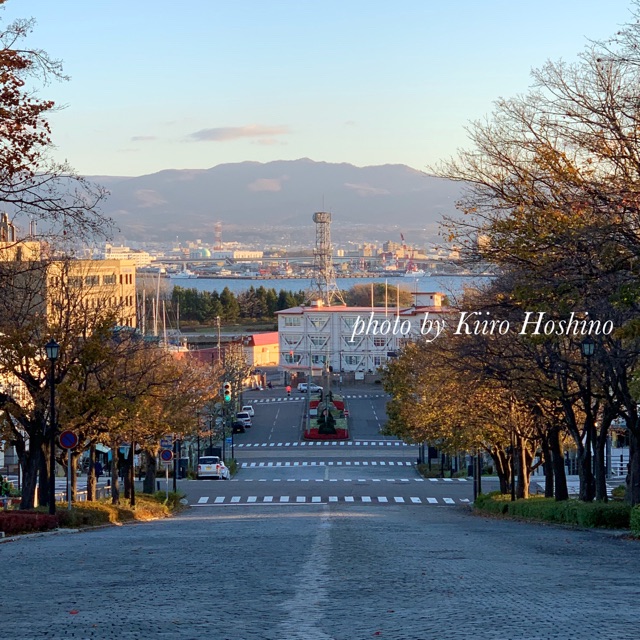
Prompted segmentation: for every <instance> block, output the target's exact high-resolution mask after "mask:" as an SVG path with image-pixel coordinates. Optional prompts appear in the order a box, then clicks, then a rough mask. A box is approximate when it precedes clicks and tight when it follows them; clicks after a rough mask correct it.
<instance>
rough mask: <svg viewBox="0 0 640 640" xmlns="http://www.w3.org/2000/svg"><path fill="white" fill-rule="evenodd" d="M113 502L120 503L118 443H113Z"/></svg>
mask: <svg viewBox="0 0 640 640" xmlns="http://www.w3.org/2000/svg"><path fill="white" fill-rule="evenodd" d="M111 445H112V446H111V504H120V478H119V476H118V472H119V469H118V444H117V442H112V443H111Z"/></svg>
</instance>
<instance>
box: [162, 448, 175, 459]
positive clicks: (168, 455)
mask: <svg viewBox="0 0 640 640" xmlns="http://www.w3.org/2000/svg"><path fill="white" fill-rule="evenodd" d="M160 460H162V462H171V461H172V460H173V451H171V449H163V450H162V451H161V452H160Z"/></svg>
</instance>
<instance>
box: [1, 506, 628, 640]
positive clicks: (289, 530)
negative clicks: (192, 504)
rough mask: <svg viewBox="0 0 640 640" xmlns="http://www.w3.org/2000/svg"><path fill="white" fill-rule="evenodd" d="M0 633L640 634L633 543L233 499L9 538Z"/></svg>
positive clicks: (568, 638)
mask: <svg viewBox="0 0 640 640" xmlns="http://www.w3.org/2000/svg"><path fill="white" fill-rule="evenodd" d="M0 567H2V571H1V572H0V580H1V585H2V596H1V598H0V602H1V603H2V604H1V607H0V611H1V612H2V613H1V616H0V639H1V640H22V639H27V640H39V639H41V638H48V639H52V638H76V639H84V638H95V639H105V640H107V639H119V640H124V639H133V638H135V639H143V638H144V639H145V640H146V639H151V640H153V639H155V638H159V639H163V638H179V639H194V640H195V639H200V638H203V639H214V638H215V639H216V640H225V639H226V640H251V639H254V638H255V639H260V640H361V639H362V640H364V639H368V638H382V639H385V638H386V639H393V640H413V639H416V640H418V639H419V640H431V639H434V640H435V639H437V640H448V639H456V640H457V639H458V638H460V639H465V640H466V639H467V638H469V639H473V640H494V639H495V640H508V639H514V640H515V639H518V640H520V639H522V640H543V639H545V640H546V639H551V638H554V639H558V640H572V639H576V640H578V639H579V640H589V639H592V638H593V639H594V640H595V639H598V640H608V639H611V640H614V639H615V640H626V639H629V640H631V639H633V640H637V638H638V637H639V636H640V631H639V627H638V616H637V610H638V609H637V607H638V602H639V600H640V583H639V581H638V576H639V575H640V543H638V542H635V541H629V540H625V539H622V538H616V537H614V536H612V535H610V534H605V533H601V532H593V531H577V530H570V529H563V528H557V527H552V526H541V525H535V524H525V523H520V522H508V521H499V520H492V519H488V518H483V517H477V516H472V515H470V514H469V513H468V512H467V511H466V510H465V509H464V508H446V507H442V508H438V507H436V508H434V507H431V508H429V507H424V506H420V505H416V506H414V507H408V506H402V507H395V506H391V507H375V506H370V507H366V506H360V505H354V506H351V507H345V506H344V505H338V506H333V505H311V504H308V505H300V506H296V505H289V506H280V505H274V506H272V507H269V506H263V505H258V506H229V507H226V508H220V509H212V510H202V509H191V510H189V511H188V512H186V513H185V514H183V515H181V516H179V517H177V518H174V519H171V520H164V521H157V522H151V523H144V524H136V525H130V526H124V527H113V528H105V529H98V530H93V531H91V532H85V533H79V534H75V533H66V534H58V535H45V536H41V537H29V538H25V539H21V540H18V541H15V542H7V543H5V544H0Z"/></svg>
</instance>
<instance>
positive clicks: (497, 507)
mask: <svg viewBox="0 0 640 640" xmlns="http://www.w3.org/2000/svg"><path fill="white" fill-rule="evenodd" d="M474 508H475V509H478V510H480V511H486V512H488V513H498V514H504V515H510V516H515V517H518V518H526V519H529V520H540V521H544V522H556V523H559V524H572V525H579V526H581V527H590V528H591V527H605V528H609V529H628V528H629V526H630V524H629V522H630V512H631V508H630V507H629V505H627V504H621V503H608V502H591V503H587V502H580V501H578V500H563V501H561V502H556V500H554V499H553V498H543V497H537V496H532V497H530V498H527V499H526V500H516V501H514V502H511V501H510V497H509V496H508V495H502V494H500V493H498V492H494V493H491V494H486V495H484V494H481V495H480V496H478V498H477V499H476V501H475V504H474ZM639 525H640V517H639Z"/></svg>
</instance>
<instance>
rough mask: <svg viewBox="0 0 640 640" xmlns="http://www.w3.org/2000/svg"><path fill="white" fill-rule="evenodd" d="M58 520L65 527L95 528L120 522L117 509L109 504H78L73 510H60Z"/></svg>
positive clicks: (62, 508) (63, 508)
mask: <svg viewBox="0 0 640 640" xmlns="http://www.w3.org/2000/svg"><path fill="white" fill-rule="evenodd" d="M57 514H58V520H59V522H60V525H61V526H63V527H70V528H78V527H95V526H98V525H101V524H109V523H113V522H118V516H117V512H116V510H115V508H114V507H113V506H112V505H111V504H110V503H108V502H102V501H100V502H77V503H75V504H74V505H73V506H72V507H71V509H66V508H65V507H62V506H61V508H60V509H58V511H57Z"/></svg>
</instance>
